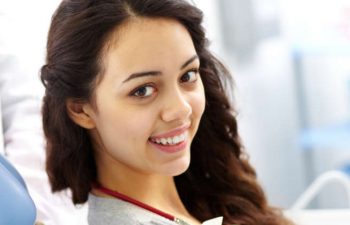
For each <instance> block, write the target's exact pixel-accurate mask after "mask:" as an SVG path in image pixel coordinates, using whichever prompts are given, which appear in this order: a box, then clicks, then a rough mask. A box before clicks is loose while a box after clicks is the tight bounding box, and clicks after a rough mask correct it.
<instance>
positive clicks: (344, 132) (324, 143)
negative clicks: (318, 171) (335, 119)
mask: <svg viewBox="0 0 350 225" xmlns="http://www.w3.org/2000/svg"><path fill="white" fill-rule="evenodd" d="M300 144H301V146H302V147H303V149H313V148H317V149H335V148H337V149H348V150H349V151H350V122H345V123H340V124H334V125H329V126H324V127H319V128H313V129H305V130H303V131H302V133H301V136H300Z"/></svg>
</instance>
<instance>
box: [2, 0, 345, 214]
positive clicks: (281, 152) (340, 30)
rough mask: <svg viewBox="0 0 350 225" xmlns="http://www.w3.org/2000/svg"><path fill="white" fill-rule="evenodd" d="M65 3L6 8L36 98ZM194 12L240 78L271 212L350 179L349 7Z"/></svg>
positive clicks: (335, 198)
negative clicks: (335, 173) (321, 182)
mask: <svg viewBox="0 0 350 225" xmlns="http://www.w3.org/2000/svg"><path fill="white" fill-rule="evenodd" d="M59 2H60V1H58V0H31V1H25V0H11V1H10V0H0V28H1V30H0V54H1V55H12V56H13V57H15V58H17V59H18V60H19V62H20V63H21V65H20V66H21V67H24V68H25V69H26V71H27V73H28V76H33V79H36V80H37V82H36V83H35V85H37V86H35V87H33V91H36V92H38V94H41V93H42V90H43V89H42V87H41V84H40V82H39V75H38V71H39V68H40V66H41V65H42V64H43V63H44V58H45V44H46V34H47V29H48V27H49V23H50V18H51V15H52V13H53V12H54V9H55V8H56V7H57V5H58V4H59ZM192 2H193V3H194V4H196V5H197V6H198V7H199V8H201V9H202V10H203V11H204V14H205V27H206V29H207V32H208V37H209V39H210V41H211V43H212V45H211V48H212V51H213V52H214V53H215V55H216V56H217V57H218V58H219V59H221V60H222V61H223V62H224V64H225V65H226V66H227V67H228V68H229V69H230V71H231V72H232V74H233V76H234V80H235V90H234V103H235V107H236V109H237V111H238V113H239V114H238V120H239V129H240V132H241V136H242V139H243V141H244V145H245V147H246V150H247V152H248V153H249V155H250V157H251V162H252V164H253V165H254V167H255V168H256V170H257V173H258V179H259V180H260V182H261V184H262V186H263V188H264V190H265V191H266V193H267V195H268V198H269V200H270V202H271V203H272V204H273V205H275V206H279V207H283V208H289V207H291V206H292V205H293V203H294V202H295V201H296V199H297V198H298V197H299V196H300V195H301V194H302V193H303V192H304V191H305V189H306V188H307V187H308V186H309V185H310V184H311V182H312V181H313V180H315V179H316V177H318V176H319V175H321V174H323V173H324V172H326V171H329V170H342V171H349V168H350V167H349V166H350V1H348V0H324V1H316V0H303V1H302V0H294V1H287V0H215V1H214V0H195V1H192ZM0 66H1V65H0ZM349 174H350V173H349ZM345 191H346V190H345V189H344V187H342V186H341V185H337V184H330V185H327V186H326V187H325V188H324V189H323V190H322V192H321V194H320V195H319V196H318V197H317V198H315V200H313V201H312V202H311V204H310V205H309V207H311V208H342V207H347V206H348V202H347V200H346V198H344V196H345Z"/></svg>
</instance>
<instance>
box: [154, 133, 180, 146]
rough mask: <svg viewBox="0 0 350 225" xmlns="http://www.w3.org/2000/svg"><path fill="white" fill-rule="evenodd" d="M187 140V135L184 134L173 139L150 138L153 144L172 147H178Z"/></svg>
mask: <svg viewBox="0 0 350 225" xmlns="http://www.w3.org/2000/svg"><path fill="white" fill-rule="evenodd" d="M186 138H187V135H186V133H182V134H180V135H175V136H173V137H167V138H150V139H149V140H150V141H151V142H153V143H154V144H158V145H163V146H172V145H178V144H180V143H182V142H184V141H185V140H186Z"/></svg>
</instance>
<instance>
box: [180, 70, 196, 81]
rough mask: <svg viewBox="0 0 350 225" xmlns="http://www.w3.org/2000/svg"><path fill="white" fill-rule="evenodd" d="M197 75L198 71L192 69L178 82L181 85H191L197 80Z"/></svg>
mask: <svg viewBox="0 0 350 225" xmlns="http://www.w3.org/2000/svg"><path fill="white" fill-rule="evenodd" d="M197 74H198V69H192V70H190V71H187V72H186V73H185V74H184V75H182V77H181V78H180V81H181V82H182V83H185V82H187V83H191V82H195V81H196V80H197Z"/></svg>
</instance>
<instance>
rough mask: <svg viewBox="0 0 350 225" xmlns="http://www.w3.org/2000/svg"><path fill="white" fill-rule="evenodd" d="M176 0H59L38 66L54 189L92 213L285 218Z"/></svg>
mask: <svg viewBox="0 0 350 225" xmlns="http://www.w3.org/2000/svg"><path fill="white" fill-rule="evenodd" d="M201 22H202V13H201V11H199V10H198V9H197V8H195V7H194V6H192V5H190V4H189V3H188V2H186V1H183V0H162V1H159V0H104V1H100V0H65V1H63V2H62V3H61V5H60V6H59V8H58V9H57V11H56V13H55V14H54V16H53V19H52V24H51V28H50V31H49V37H48V43H47V60H46V65H44V66H43V67H42V70H41V77H42V81H43V83H44V85H45V87H46V94H45V97H44V105H43V122H44V131H45V135H46V138H47V172H48V175H49V179H50V182H51V185H52V190H53V191H60V190H63V189H66V188H69V189H71V191H72V193H73V196H72V200H73V202H74V203H76V204H77V203H84V202H86V201H88V204H89V218H88V219H89V223H90V224H123V225H127V224H169V225H170V224H192V225H195V224H200V223H201V222H202V221H205V220H208V219H211V218H215V217H219V216H223V217H224V222H223V224H241V225H243V224H252V225H253V224H254V225H258V224H259V225H263V224H269V225H275V224H276V225H277V224H287V223H288V221H287V220H286V219H284V218H283V216H282V215H281V214H280V212H279V211H278V210H275V209H273V208H271V207H269V206H268V204H267V201H266V198H265V196H264V193H263V191H262V189H261V187H260V186H259V185H258V183H257V180H256V175H255V172H254V170H253V169H252V167H251V166H250V165H249V162H248V160H247V157H246V154H245V153H244V151H243V149H242V145H241V143H240V138H239V136H238V134H237V123H236V119H235V117H234V114H233V109H232V107H231V106H230V104H229V102H228V100H227V97H226V94H225V90H224V82H231V80H230V75H229V73H228V71H227V70H226V69H225V68H224V66H223V65H222V64H221V63H220V62H219V61H218V60H217V59H216V58H215V57H214V56H213V55H212V54H211V53H210V52H209V51H208V48H207V47H208V46H207V45H208V43H207V39H206V38H205V34H204V29H203V27H202V26H201Z"/></svg>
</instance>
